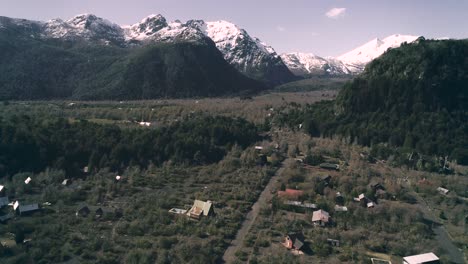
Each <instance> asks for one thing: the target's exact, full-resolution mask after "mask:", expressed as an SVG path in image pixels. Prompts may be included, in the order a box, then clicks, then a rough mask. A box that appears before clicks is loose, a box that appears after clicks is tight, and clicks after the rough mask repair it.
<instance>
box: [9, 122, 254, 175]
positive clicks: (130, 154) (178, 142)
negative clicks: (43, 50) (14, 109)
mask: <svg viewBox="0 0 468 264" xmlns="http://www.w3.org/2000/svg"><path fill="white" fill-rule="evenodd" d="M0 139H1V141H0V175H1V176H5V175H10V176H11V175H13V174H15V173H17V172H20V171H23V172H24V171H31V172H40V171H43V170H44V169H46V168H47V167H49V168H57V169H63V170H65V171H66V173H67V175H69V176H74V175H75V176H76V175H79V174H80V171H82V169H83V167H84V166H89V169H90V170H98V169H100V168H105V167H108V168H111V169H112V170H114V171H119V170H123V169H124V168H126V167H127V166H139V167H142V168H146V167H148V166H149V165H150V164H153V165H161V164H163V163H164V162H167V161H171V162H175V163H179V164H183V163H186V164H207V163H213V162H217V161H219V160H221V159H222V158H223V156H224V155H225V153H226V152H227V150H229V149H230V148H231V147H232V146H233V145H236V144H237V145H239V146H242V147H246V146H248V145H249V144H251V143H253V142H255V141H256V140H257V139H258V136H257V129H256V127H255V126H254V125H253V124H251V123H249V122H247V121H245V120H243V119H231V118H227V117H209V116H208V117H198V118H190V119H185V120H180V122H176V123H174V124H173V125H171V126H169V127H162V128H160V129H139V128H133V129H121V128H119V127H118V126H115V125H100V124H96V123H92V122H87V121H78V122H73V123H70V122H69V121H68V120H66V119H60V118H58V119H33V118H31V117H29V116H27V115H13V116H10V117H9V118H5V119H2V120H0Z"/></svg>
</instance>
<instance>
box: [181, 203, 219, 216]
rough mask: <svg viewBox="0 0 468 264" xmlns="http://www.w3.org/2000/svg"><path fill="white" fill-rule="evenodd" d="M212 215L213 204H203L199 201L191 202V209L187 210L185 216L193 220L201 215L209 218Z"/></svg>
mask: <svg viewBox="0 0 468 264" xmlns="http://www.w3.org/2000/svg"><path fill="white" fill-rule="evenodd" d="M213 213H214V211H213V204H212V203H211V201H206V202H204V201H200V200H195V201H194V202H193V206H192V208H190V210H188V212H187V215H188V216H189V217H190V218H193V219H200V217H201V216H202V215H204V216H209V215H212V214H213Z"/></svg>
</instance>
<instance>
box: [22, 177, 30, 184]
mask: <svg viewBox="0 0 468 264" xmlns="http://www.w3.org/2000/svg"><path fill="white" fill-rule="evenodd" d="M31 181H32V179H31V177H28V178H27V179H26V180H24V183H26V184H29V183H30V182H31Z"/></svg>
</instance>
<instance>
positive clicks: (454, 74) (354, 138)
mask: <svg viewBox="0 0 468 264" xmlns="http://www.w3.org/2000/svg"><path fill="white" fill-rule="evenodd" d="M467 109H468V41H466V40H444V41H433V40H424V39H420V40H418V41H417V43H414V44H405V45H403V46H402V47H401V48H397V49H391V50H389V51H387V52H386V53H385V54H384V55H383V56H382V57H380V58H378V59H376V60H375V61H373V62H372V63H371V64H370V65H368V66H367V68H366V70H365V72H364V73H363V74H362V75H360V76H359V77H357V78H356V79H354V80H353V81H352V82H350V83H348V84H346V85H345V86H344V88H343V90H342V91H340V93H339V95H338V97H337V100H336V101H335V102H324V103H321V104H316V105H312V106H310V107H308V108H307V109H306V110H305V111H302V110H298V109H296V110H294V111H290V112H289V113H288V114H287V115H286V116H283V117H281V118H280V119H281V120H280V122H284V123H285V122H289V123H290V124H291V125H293V124H296V123H299V122H301V120H304V121H305V123H304V125H305V127H306V129H307V130H308V131H309V132H310V133H311V134H312V135H323V136H333V135H340V136H342V137H345V138H347V139H348V140H349V141H350V142H357V143H360V144H363V145H375V144H377V143H386V144H388V145H389V146H395V147H404V148H405V149H407V150H416V151H418V152H420V153H423V154H429V155H432V154H437V155H443V156H445V155H448V156H449V158H451V159H455V160H457V161H458V162H459V163H462V164H468V151H467V149H468V138H467V137H466V135H467V134H468V113H467ZM384 156H385V155H384ZM383 158H385V157H383Z"/></svg>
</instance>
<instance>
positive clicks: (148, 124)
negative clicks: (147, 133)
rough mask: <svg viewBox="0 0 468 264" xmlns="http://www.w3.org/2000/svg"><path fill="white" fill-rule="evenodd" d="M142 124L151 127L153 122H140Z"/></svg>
mask: <svg viewBox="0 0 468 264" xmlns="http://www.w3.org/2000/svg"><path fill="white" fill-rule="evenodd" d="M138 124H139V125H140V126H145V127H150V126H151V122H144V121H141V122H139V123H138Z"/></svg>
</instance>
